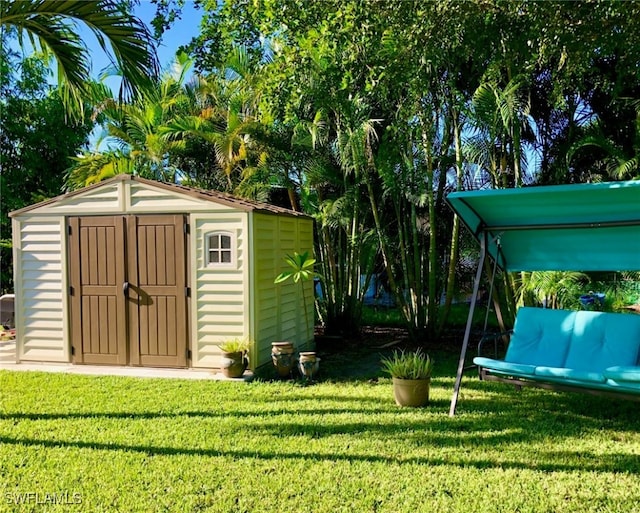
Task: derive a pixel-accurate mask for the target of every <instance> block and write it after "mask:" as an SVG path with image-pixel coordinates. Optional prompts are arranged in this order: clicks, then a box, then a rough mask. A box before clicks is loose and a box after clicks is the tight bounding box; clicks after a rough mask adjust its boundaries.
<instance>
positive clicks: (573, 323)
mask: <svg viewBox="0 0 640 513" xmlns="http://www.w3.org/2000/svg"><path fill="white" fill-rule="evenodd" d="M639 359H640V316H639V315H635V314H617V313H605V312H588V311H578V312H574V311H568V310H551V309H543V308H532V307H521V308H520V309H519V310H518V315H517V316H516V323H515V326H514V331H513V335H512V336H511V340H510V342H509V347H508V349H507V354H506V355H505V361H506V362H511V363H518V364H527V365H535V366H545V367H553V368H568V369H573V370H576V371H590V372H594V371H595V372H603V371H604V370H605V369H607V368H608V367H613V366H634V365H638V364H639V363H640V362H639Z"/></svg>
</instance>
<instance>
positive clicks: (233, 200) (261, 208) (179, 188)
mask: <svg viewBox="0 0 640 513" xmlns="http://www.w3.org/2000/svg"><path fill="white" fill-rule="evenodd" d="M114 182H138V183H140V184H144V185H148V186H151V187H157V188H159V189H163V190H166V191H169V192H173V193H178V194H183V195H186V196H189V197H191V198H196V199H200V200H204V201H209V202H211V203H215V204H218V205H225V206H228V207H232V208H237V209H239V210H244V211H247V212H248V211H256V212H262V213H269V214H279V215H288V216H294V217H308V216H307V215H306V214H304V213H302V212H296V211H295V210H290V209H287V208H283V207H278V206H276V205H271V204H269V203H264V202H261V201H253V200H250V199H245V198H239V197H237V196H233V195H231V194H226V193H224V192H219V191H207V190H204V189H197V188H195V187H187V186H184V185H179V184H173V183H167V182H158V181H155V180H149V179H147V178H141V177H139V176H134V175H128V174H121V175H117V176H114V177H113V178H109V179H108V180H104V181H102V182H99V183H97V184H94V185H90V186H88V187H84V188H82V189H78V190H75V191H72V192H69V193H67V194H63V195H61V196H57V197H55V198H51V199H48V200H45V201H41V202H40V203H36V204H34V205H29V206H27V207H24V208H21V209H19V210H14V211H13V212H11V213H10V214H9V216H11V217H14V216H17V215H20V214H24V213H27V212H30V211H31V210H35V209H37V208H40V207H43V206H46V205H51V204H54V203H58V202H61V201H64V200H66V199H68V198H72V197H74V196H77V195H80V194H84V193H86V192H87V191H91V190H94V189H99V188H101V187H107V186H109V185H111V184H113V183H114Z"/></svg>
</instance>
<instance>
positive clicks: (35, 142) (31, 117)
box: [0, 52, 93, 292]
mask: <svg viewBox="0 0 640 513" xmlns="http://www.w3.org/2000/svg"><path fill="white" fill-rule="evenodd" d="M0 61H1V62H2V63H3V65H4V66H6V67H7V68H9V69H11V70H12V72H11V73H10V74H9V75H6V76H4V77H2V80H3V82H2V93H3V94H2V99H0V162H2V173H0V191H1V196H2V201H0V239H1V240H3V241H6V243H4V244H2V245H0V255H1V256H0V262H1V264H0V266H1V267H0V269H1V271H0V272H1V274H0V284H1V288H2V291H3V292H6V291H8V290H11V288H12V286H13V280H12V275H13V273H12V253H11V250H10V245H9V244H8V241H9V240H10V239H11V220H10V219H9V217H8V213H9V212H11V211H13V210H17V209H20V208H22V207H25V206H27V205H30V204H32V203H36V202H38V201H42V200H44V199H47V198H51V197H54V196H58V195H59V194H61V193H62V190H63V183H64V174H65V170H66V168H67V167H69V165H70V163H71V160H70V159H71V158H73V155H75V154H77V152H78V151H79V150H80V149H81V148H82V147H84V146H85V145H86V144H87V140H88V136H89V134H90V132H91V130H92V128H93V123H91V122H90V120H88V119H85V120H79V119H78V118H73V119H70V118H69V117H68V116H67V112H66V108H65V105H64V102H63V101H62V99H61V98H60V96H59V94H58V91H57V90H50V88H49V86H48V85H47V83H46V68H45V66H44V64H43V63H42V61H40V60H38V59H35V58H34V59H27V60H23V61H17V60H16V58H15V56H12V55H10V54H8V53H6V52H2V53H1V54H0Z"/></svg>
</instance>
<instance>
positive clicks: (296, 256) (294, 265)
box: [274, 251, 317, 333]
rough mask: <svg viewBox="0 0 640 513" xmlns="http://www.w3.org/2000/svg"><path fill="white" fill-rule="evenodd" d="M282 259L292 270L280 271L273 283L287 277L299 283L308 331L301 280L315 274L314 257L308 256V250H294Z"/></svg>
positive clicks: (307, 315) (307, 317) (307, 325)
mask: <svg viewBox="0 0 640 513" xmlns="http://www.w3.org/2000/svg"><path fill="white" fill-rule="evenodd" d="M284 260H285V262H286V263H287V264H288V265H289V267H291V269H292V270H291V271H285V272H283V273H280V274H279V275H278V276H276V279H275V280H274V283H282V282H285V281H287V280H289V279H291V280H293V283H300V290H301V291H302V306H303V309H304V320H305V325H306V328H307V333H309V312H308V311H307V297H306V296H305V294H304V285H303V282H305V281H308V280H313V279H314V278H315V277H316V276H317V273H316V272H315V271H314V270H313V266H314V265H315V263H316V259H315V258H310V257H309V252H308V251H305V252H304V253H302V254H300V253H298V252H297V251H294V252H293V256H292V255H287V256H286V257H285V258H284Z"/></svg>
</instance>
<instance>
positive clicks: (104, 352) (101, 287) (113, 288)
mask: <svg viewBox="0 0 640 513" xmlns="http://www.w3.org/2000/svg"><path fill="white" fill-rule="evenodd" d="M68 226H69V262H70V282H71V301H70V305H71V338H72V340H71V346H72V348H73V360H74V362H75V363H94V364H116V365H125V364H126V363H127V333H126V303H125V298H124V294H123V291H122V285H123V283H124V282H125V263H124V259H123V255H124V252H125V246H124V244H125V230H124V219H123V218H122V217H120V216H99V217H82V218H81V217H73V218H70V219H69V222H68Z"/></svg>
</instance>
